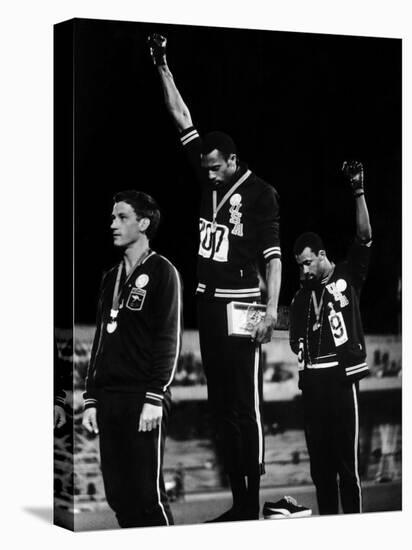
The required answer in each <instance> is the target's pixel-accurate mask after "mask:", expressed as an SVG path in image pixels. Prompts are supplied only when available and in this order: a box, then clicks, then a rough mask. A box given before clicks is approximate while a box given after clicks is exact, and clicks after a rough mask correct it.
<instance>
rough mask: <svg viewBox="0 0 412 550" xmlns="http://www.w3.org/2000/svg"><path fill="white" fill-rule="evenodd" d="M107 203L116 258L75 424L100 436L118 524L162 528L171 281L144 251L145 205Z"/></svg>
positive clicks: (121, 199)
mask: <svg viewBox="0 0 412 550" xmlns="http://www.w3.org/2000/svg"><path fill="white" fill-rule="evenodd" d="M114 201H115V204H114V207H113V213H112V225H111V229H112V231H113V239H114V244H115V246H117V247H119V248H121V249H122V250H123V260H122V261H121V262H120V264H119V265H118V266H116V267H115V268H113V269H111V270H110V271H108V272H107V273H106V274H105V275H104V276H103V280H102V284H101V289H100V298H99V303H98V313H97V323H96V334H95V338H94V342H93V348H92V354H91V360H90V365H89V369H88V375H87V380H86V393H85V396H84V401H85V412H84V417H83V425H84V426H85V427H86V428H87V429H88V430H89V431H91V432H95V433H99V434H100V454H101V467H102V474H103V481H104V487H105V492H106V498H107V501H108V503H109V505H110V506H111V508H112V509H113V510H114V512H115V513H116V516H117V519H118V522H119V525H120V526H121V527H140V526H154V525H170V524H172V523H173V518H172V515H171V512H170V509H169V505H168V502H167V496H166V491H165V486H164V480H163V474H162V462H163V451H164V442H165V437H166V427H167V420H168V415H169V411H170V405H171V397H170V390H169V385H170V383H171V381H172V379H173V375H174V373H175V369H176V365H177V361H178V356H179V352H180V347H181V334H182V290H181V282H180V277H179V274H178V272H177V270H176V268H175V267H174V266H173V265H172V264H171V263H170V262H169V260H167V259H166V258H164V257H163V256H160V255H159V254H157V253H155V252H153V251H152V250H150V248H149V239H151V238H152V237H153V235H154V233H155V231H156V228H157V225H158V223H159V219H160V212H159V210H158V208H157V205H156V203H155V202H154V200H153V199H152V198H151V197H150V196H149V195H146V194H145V193H141V192H137V191H125V192H121V193H118V194H117V195H116V196H115V198H114Z"/></svg>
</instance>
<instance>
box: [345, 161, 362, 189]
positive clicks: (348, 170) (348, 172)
mask: <svg viewBox="0 0 412 550" xmlns="http://www.w3.org/2000/svg"><path fill="white" fill-rule="evenodd" d="M342 172H343V175H344V176H345V177H346V178H347V179H348V180H349V183H350V185H351V187H352V190H353V194H354V195H355V197H358V196H360V195H363V193H364V189H363V164H362V163H361V162H359V161H357V160H348V161H346V160H345V162H344V163H343V166H342Z"/></svg>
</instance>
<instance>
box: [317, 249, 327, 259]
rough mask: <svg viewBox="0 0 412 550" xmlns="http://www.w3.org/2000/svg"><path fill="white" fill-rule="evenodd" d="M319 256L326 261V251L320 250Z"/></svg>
mask: <svg viewBox="0 0 412 550" xmlns="http://www.w3.org/2000/svg"><path fill="white" fill-rule="evenodd" d="M318 256H319V259H321V260H324V259H325V258H326V251H325V250H319V252H318Z"/></svg>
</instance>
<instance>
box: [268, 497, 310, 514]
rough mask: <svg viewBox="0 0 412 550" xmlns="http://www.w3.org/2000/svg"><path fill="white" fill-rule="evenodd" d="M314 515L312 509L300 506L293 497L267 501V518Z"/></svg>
mask: <svg viewBox="0 0 412 550" xmlns="http://www.w3.org/2000/svg"><path fill="white" fill-rule="evenodd" d="M311 515H312V510H311V509H310V508H306V507H305V506H300V505H299V504H298V503H297V502H296V500H295V499H294V498H292V497H289V496H285V497H283V498H281V499H280V500H278V501H277V502H265V504H264V506H263V517H264V518H265V519H283V518H305V517H308V516H311Z"/></svg>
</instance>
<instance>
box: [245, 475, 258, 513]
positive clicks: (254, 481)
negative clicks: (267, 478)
mask: <svg viewBox="0 0 412 550" xmlns="http://www.w3.org/2000/svg"><path fill="white" fill-rule="evenodd" d="M259 489H260V475H259V474H256V475H250V476H247V494H246V507H247V509H248V510H249V511H250V512H252V513H255V514H256V513H257V514H259V509H260V503H259Z"/></svg>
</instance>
